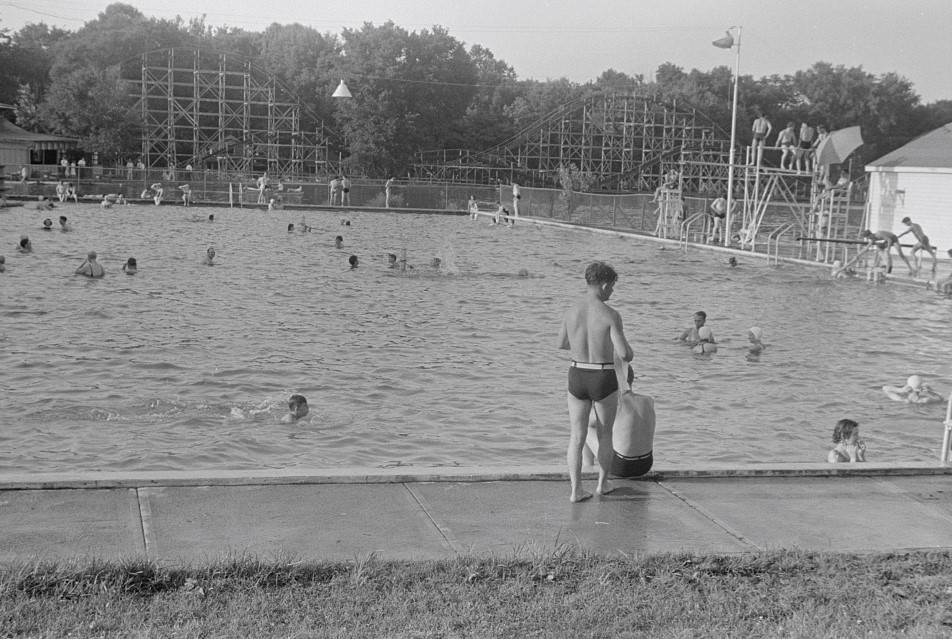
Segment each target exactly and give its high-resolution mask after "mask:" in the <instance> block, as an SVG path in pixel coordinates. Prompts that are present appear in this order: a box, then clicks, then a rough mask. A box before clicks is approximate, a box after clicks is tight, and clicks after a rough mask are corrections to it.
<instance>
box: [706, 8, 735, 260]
mask: <svg viewBox="0 0 952 639" xmlns="http://www.w3.org/2000/svg"><path fill="white" fill-rule="evenodd" d="M733 29H737V40H734V35H733V34H732V33H731V31H732V30H733ZM740 32H741V27H738V26H733V27H731V28H730V29H728V30H727V35H725V36H724V37H723V38H718V39H717V40H715V41H714V42H712V43H711V44H713V45H714V46H715V47H718V48H720V49H730V48H733V47H736V48H737V52H736V53H737V57H736V58H735V59H734V105H733V107H732V108H731V150H730V157H729V158H728V161H727V218H726V219H725V220H724V246H730V243H731V225H732V224H733V222H734V211H733V207H734V149H735V148H736V144H737V81H738V78H740Z"/></svg>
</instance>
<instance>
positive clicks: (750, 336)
mask: <svg viewBox="0 0 952 639" xmlns="http://www.w3.org/2000/svg"><path fill="white" fill-rule="evenodd" d="M763 335H764V332H763V330H761V328H760V327H759V326H752V327H751V328H750V330H749V331H747V341H748V342H750V346H749V347H748V348H747V355H749V356H754V357H756V356H757V355H760V354H761V353H762V352H763V350H764V348H765V347H764V343H763V342H762V341H760V340H761V339H762V338H763Z"/></svg>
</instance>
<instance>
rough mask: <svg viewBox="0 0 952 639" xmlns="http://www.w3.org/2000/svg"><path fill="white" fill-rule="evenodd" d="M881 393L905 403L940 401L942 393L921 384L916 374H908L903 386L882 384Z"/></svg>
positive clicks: (920, 379)
mask: <svg viewBox="0 0 952 639" xmlns="http://www.w3.org/2000/svg"><path fill="white" fill-rule="evenodd" d="M883 393H885V394H886V397H888V398H889V399H891V400H893V401H897V402H906V403H907V404H932V403H934V402H941V401H942V395H939V393H937V392H935V391H934V390H932V389H931V388H929V386H927V385H926V384H923V383H922V378H921V377H919V376H918V375H910V376H909V379H907V380H906V385H905V386H883Z"/></svg>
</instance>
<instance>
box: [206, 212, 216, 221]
mask: <svg viewBox="0 0 952 639" xmlns="http://www.w3.org/2000/svg"><path fill="white" fill-rule="evenodd" d="M208 221H209V222H214V221H215V214H214V213H211V214H210V215H209V216H208Z"/></svg>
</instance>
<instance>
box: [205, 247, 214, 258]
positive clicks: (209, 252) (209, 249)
mask: <svg viewBox="0 0 952 639" xmlns="http://www.w3.org/2000/svg"><path fill="white" fill-rule="evenodd" d="M205 254H206V255H208V257H215V247H213V246H209V247H208V250H207V251H205Z"/></svg>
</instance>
